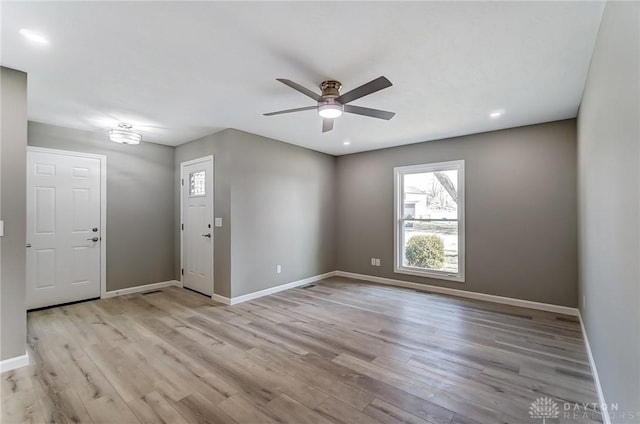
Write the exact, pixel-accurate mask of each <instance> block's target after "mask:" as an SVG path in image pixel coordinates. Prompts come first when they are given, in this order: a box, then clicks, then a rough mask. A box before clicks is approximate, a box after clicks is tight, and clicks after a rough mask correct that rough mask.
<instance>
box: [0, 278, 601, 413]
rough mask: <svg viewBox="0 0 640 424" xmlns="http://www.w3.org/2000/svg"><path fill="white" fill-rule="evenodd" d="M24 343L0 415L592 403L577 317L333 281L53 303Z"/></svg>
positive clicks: (500, 409) (472, 409)
mask: <svg viewBox="0 0 640 424" xmlns="http://www.w3.org/2000/svg"><path fill="white" fill-rule="evenodd" d="M28 339H29V340H28V343H29V347H30V353H31V355H32V361H33V362H34V365H31V366H30V367H26V368H22V369H19V370H15V371H9V372H5V373H3V374H1V377H2V386H1V387H2V423H3V424H5V423H6V424H8V423H28V422H37V423H43V422H59V423H66V422H73V423H92V422H93V423H138V422H144V423H293V424H305V423H344V424H358V423H360V424H368V423H394V424H397V423H412V424H418V423H451V424H472V423H534V422H536V423H541V422H542V420H541V419H539V420H533V419H532V418H531V417H530V416H529V406H530V405H531V402H533V401H535V400H536V399H538V398H540V397H550V398H552V399H553V400H554V401H555V402H558V405H560V411H561V413H563V407H562V402H572V403H574V402H581V403H582V402H596V401H597V396H596V393H595V388H594V384H593V380H592V377H591V373H590V370H589V365H588V361H587V356H586V353H585V346H584V343H583V340H582V336H581V332H580V326H579V324H578V322H577V321H576V319H575V318H573V317H567V316H561V315H556V314H552V313H546V312H539V311H532V310H527V309H521V308H514V307H508V306H500V305H494V304H488V303H482V302H475V301H468V300H462V299H456V298H452V297H446V296H441V295H434V294H427V293H420V292H415V291H412V290H405V289H399V288H392V287H384V286H378V285H373V284H365V283H362V282H353V281H351V282H350V281H348V280H345V279H339V278H332V279H329V280H325V281H323V282H322V283H319V284H317V285H315V286H313V287H309V288H298V289H292V290H289V291H286V292H282V293H279V294H276V295H272V296H268V297H264V298H261V299H258V300H255V301H252V302H248V303H243V304H240V305H236V306H222V305H220V304H217V303H215V302H212V301H210V300H209V299H207V298H205V297H204V296H201V295H198V294H196V293H193V292H190V291H187V290H184V289H179V288H169V289H164V290H161V291H156V292H151V293H147V294H136V295H128V296H122V297H115V298H111V299H103V300H97V301H91V302H85V303H79V304H75V305H70V306H64V307H56V308H52V309H48V310H42V311H37V312H32V313H29V317H28ZM586 415H588V417H587V416H586ZM593 415H597V414H594V413H590V414H578V416H575V415H574V416H572V417H571V419H564V418H562V416H561V420H560V422H566V423H579V422H600V418H599V416H596V417H595V418H596V420H595V421H590V420H589V417H593ZM576 418H577V419H576ZM547 422H550V421H547ZM556 422H557V421H556Z"/></svg>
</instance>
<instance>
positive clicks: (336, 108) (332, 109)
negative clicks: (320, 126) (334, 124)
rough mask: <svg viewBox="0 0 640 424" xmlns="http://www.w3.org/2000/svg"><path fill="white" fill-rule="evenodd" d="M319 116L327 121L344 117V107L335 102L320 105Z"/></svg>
mask: <svg viewBox="0 0 640 424" xmlns="http://www.w3.org/2000/svg"><path fill="white" fill-rule="evenodd" d="M318 115H320V116H322V117H323V118H327V119H334V118H337V117H339V116H340V115H342V105H341V104H340V103H337V102H335V101H327V102H323V103H322V104H319V105H318Z"/></svg>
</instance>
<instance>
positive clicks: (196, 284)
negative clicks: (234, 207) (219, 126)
mask: <svg viewBox="0 0 640 424" xmlns="http://www.w3.org/2000/svg"><path fill="white" fill-rule="evenodd" d="M181 168H182V225H183V228H182V272H183V277H182V284H183V286H184V287H186V288H189V289H191V290H195V291H197V292H200V293H202V294H206V295H207V296H211V295H212V294H213V157H206V158H201V159H196V160H193V161H189V162H184V163H183V164H182V166H181Z"/></svg>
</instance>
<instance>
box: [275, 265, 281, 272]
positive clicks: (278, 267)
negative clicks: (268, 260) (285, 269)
mask: <svg viewBox="0 0 640 424" xmlns="http://www.w3.org/2000/svg"><path fill="white" fill-rule="evenodd" d="M281 272H282V265H276V274H280V273H281Z"/></svg>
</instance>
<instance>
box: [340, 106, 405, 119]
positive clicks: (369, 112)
mask: <svg viewBox="0 0 640 424" xmlns="http://www.w3.org/2000/svg"><path fill="white" fill-rule="evenodd" d="M344 111H345V112H347V113H355V114H356V115H364V116H370V117H372V118H378V119H386V120H387V121H388V120H389V119H391V118H393V117H394V116H395V112H387V111H386V110H379V109H371V108H368V107H361V106H352V105H344Z"/></svg>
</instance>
